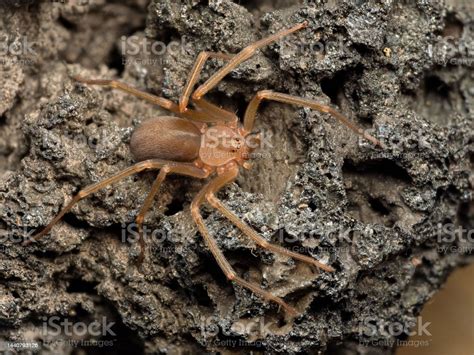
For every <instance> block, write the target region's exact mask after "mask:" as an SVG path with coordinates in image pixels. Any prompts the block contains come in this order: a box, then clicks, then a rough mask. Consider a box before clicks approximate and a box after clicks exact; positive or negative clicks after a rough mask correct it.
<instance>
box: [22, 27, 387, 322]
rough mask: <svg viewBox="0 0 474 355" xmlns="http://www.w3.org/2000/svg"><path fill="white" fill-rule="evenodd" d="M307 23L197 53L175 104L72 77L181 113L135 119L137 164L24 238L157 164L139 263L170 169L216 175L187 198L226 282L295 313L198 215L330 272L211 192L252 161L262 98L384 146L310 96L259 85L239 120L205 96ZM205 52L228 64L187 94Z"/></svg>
mask: <svg viewBox="0 0 474 355" xmlns="http://www.w3.org/2000/svg"><path fill="white" fill-rule="evenodd" d="M307 25H308V24H307V22H303V23H300V24H297V25H295V26H293V27H291V28H287V29H284V30H281V31H279V32H276V33H274V34H272V35H270V36H268V37H266V38H263V39H260V40H258V41H256V42H254V43H252V44H250V45H248V46H247V47H245V48H243V49H242V50H241V51H240V52H239V53H237V54H235V55H233V56H231V55H228V54H225V53H219V52H208V51H203V52H201V53H199V55H198V57H197V59H196V61H195V63H194V65H193V67H192V69H191V71H190V73H189V76H188V78H187V82H186V85H185V87H184V90H183V92H182V94H181V96H180V99H179V103H178V104H176V103H174V102H172V101H170V100H168V99H165V98H163V97H158V96H155V95H152V94H149V93H146V92H143V91H140V90H137V89H135V88H133V87H131V86H129V85H127V84H125V83H122V82H119V81H116V80H88V79H84V78H81V77H77V76H76V77H74V79H75V80H77V81H78V82H81V83H83V84H88V85H101V86H108V87H111V88H114V89H118V90H122V91H124V92H127V93H129V94H131V95H134V96H136V97H139V98H141V99H144V100H146V101H149V102H151V103H153V104H156V105H158V106H161V107H162V108H165V109H167V110H169V111H171V112H173V113H174V114H176V115H177V116H178V117H176V116H161V117H157V118H154V119H150V120H147V121H144V122H143V123H142V124H141V125H139V126H138V127H137V128H136V129H135V131H134V132H133V134H132V137H131V140H130V150H131V153H132V155H133V157H134V158H135V161H137V163H136V164H134V165H132V166H130V167H128V168H126V169H124V170H122V171H120V172H118V173H117V174H115V175H113V176H111V177H109V178H107V179H105V180H102V181H99V182H97V183H95V184H92V185H89V186H87V187H85V188H84V189H82V190H80V191H79V192H78V193H77V195H75V196H74V197H73V198H72V200H71V201H70V202H69V203H68V204H67V205H66V206H65V207H64V208H63V209H62V210H61V211H60V212H59V214H58V215H57V216H56V217H55V218H54V219H53V220H52V221H51V222H50V223H49V224H48V225H47V226H46V227H44V229H43V230H42V231H40V232H39V233H38V234H36V235H35V236H33V238H32V239H30V240H29V241H28V242H25V243H26V244H28V243H29V242H31V241H34V240H37V239H39V238H41V237H42V236H44V235H45V234H47V233H48V232H49V231H50V230H51V228H52V227H53V226H54V225H55V224H56V223H57V222H58V221H59V220H60V219H61V218H62V217H63V216H64V215H65V214H66V213H67V212H68V211H70V210H71V208H72V207H73V206H74V205H75V204H76V203H77V202H79V201H80V200H82V199H83V198H85V197H86V196H89V195H90V194H92V193H95V192H96V191H98V190H100V189H102V188H103V187H105V186H107V185H109V184H112V183H115V182H117V181H119V180H121V179H123V178H125V177H127V176H130V175H132V174H135V173H139V172H142V171H145V170H159V173H158V175H157V177H156V179H155V180H154V182H153V184H152V186H151V190H150V192H149V193H148V195H147V196H146V198H145V201H144V203H143V206H142V207H141V209H140V211H139V213H138V215H137V216H136V224H137V227H138V232H139V235H140V236H141V237H140V239H139V240H140V247H141V249H140V250H141V252H140V256H139V257H138V260H139V263H141V262H142V260H143V257H144V240H143V236H142V233H143V220H144V217H145V214H146V212H147V210H148V209H149V208H150V206H151V204H152V202H153V199H154V197H155V195H156V194H157V193H158V190H159V189H160V186H161V184H162V183H163V181H164V180H165V178H166V176H167V175H168V174H180V175H186V176H191V177H194V178H199V179H206V178H208V177H210V176H214V177H213V178H212V179H211V180H209V181H208V182H207V183H206V184H205V185H204V187H203V188H202V189H201V190H200V191H199V192H198V193H197V195H196V196H195V197H194V199H193V201H192V203H191V215H192V218H193V220H194V222H195V223H196V225H197V227H198V229H199V232H200V234H201V235H202V237H203V238H204V241H205V244H206V245H207V247H208V248H209V250H210V251H211V253H212V254H213V256H214V258H215V259H216V261H217V264H218V265H219V267H220V268H221V269H222V271H223V272H224V274H225V276H226V277H227V279H228V280H230V281H233V282H235V283H236V284H238V285H240V286H242V287H244V288H247V289H249V290H251V291H252V292H254V293H255V294H257V295H259V296H260V297H262V298H263V299H265V300H267V301H272V302H275V303H276V304H278V305H279V306H281V307H282V308H283V309H284V310H285V311H286V312H287V313H288V314H290V315H292V316H296V315H297V314H298V312H297V310H296V309H295V308H294V307H292V306H290V305H289V304H287V303H286V302H285V301H284V300H283V299H281V298H280V297H277V296H275V295H273V294H272V293H270V292H268V291H265V290H264V289H262V288H261V287H260V286H259V285H257V284H254V283H251V282H249V281H246V280H245V279H243V278H241V277H240V276H238V275H237V274H236V272H235V271H234V269H233V268H232V266H231V264H230V263H229V262H228V261H227V259H226V258H225V256H224V254H223V253H222V251H221V250H220V249H219V247H218V245H217V243H216V240H215V239H214V237H213V236H211V234H210V233H209V231H208V229H207V227H206V226H205V224H204V220H203V218H202V216H201V213H200V208H201V205H202V204H203V203H204V202H207V203H208V204H209V205H210V206H212V207H213V208H215V209H216V210H217V211H219V212H220V213H221V214H222V215H224V216H225V217H226V218H227V219H228V220H229V221H230V222H232V223H233V224H234V225H235V226H236V227H237V228H239V229H240V230H241V231H242V232H243V234H244V235H246V236H247V237H249V238H250V239H252V240H253V241H254V242H255V243H256V244H257V245H258V246H259V247H261V248H264V249H268V250H270V251H272V252H274V253H280V254H283V255H286V256H288V257H291V258H294V259H296V260H300V261H302V262H305V263H308V264H310V265H314V266H316V267H317V268H320V269H322V270H325V271H327V272H333V271H334V269H333V268H332V267H331V266H329V265H326V264H324V263H322V262H319V261H318V260H316V259H313V258H312V257H309V256H306V255H302V254H299V253H296V252H293V251H290V250H288V249H286V248H283V247H281V246H278V245H273V244H270V243H269V242H268V241H267V240H265V239H264V238H263V237H261V236H260V235H259V234H258V233H257V232H256V231H255V230H254V229H252V228H251V227H250V226H249V225H248V224H246V223H245V222H244V221H242V220H241V219H240V218H239V217H238V216H237V215H236V214H234V213H233V212H232V211H231V210H229V209H228V208H227V207H226V206H225V205H224V204H223V203H222V202H221V201H220V200H219V199H218V198H217V197H216V192H217V191H219V190H220V189H221V188H222V187H223V186H225V185H227V184H229V183H231V182H232V181H234V180H235V179H236V178H237V176H238V174H239V170H240V167H243V168H244V169H250V168H251V164H250V162H249V160H250V159H251V158H252V152H253V150H254V149H255V148H256V147H258V144H259V142H260V139H261V137H260V135H259V134H253V133H252V130H253V127H254V122H255V116H256V114H257V110H258V108H259V105H260V103H261V102H262V101H264V100H271V101H277V102H281V103H287V104H293V105H299V106H306V107H310V108H312V109H315V110H318V111H320V112H323V113H328V114H330V115H332V116H333V117H334V118H336V119H337V120H339V121H340V122H341V123H343V124H344V125H346V126H347V127H349V128H350V129H352V130H353V131H354V132H356V133H357V134H359V135H361V136H363V137H364V138H366V139H367V140H369V141H370V142H372V143H373V144H375V145H379V146H381V143H380V142H379V141H378V140H377V139H376V138H374V137H372V136H370V135H369V134H367V133H366V132H364V131H363V130H362V129H361V128H359V127H358V126H357V125H356V124H354V123H352V122H351V121H349V120H348V119H347V118H345V117H344V116H343V115H342V114H340V113H339V112H337V111H336V110H334V109H333V108H331V107H329V106H326V105H322V104H320V103H317V102H316V101H313V100H310V99H306V98H302V97H297V96H291V95H288V94H284V93H279V92H274V91H271V90H262V91H259V92H257V94H256V95H255V96H254V97H253V99H252V100H251V101H250V103H249V104H248V106H247V109H246V111H245V115H244V118H243V123H241V122H240V120H239V118H238V117H237V116H236V114H234V113H232V112H229V111H226V110H224V109H222V108H220V107H219V106H217V105H215V104H213V103H211V102H209V101H206V100H205V99H204V98H203V96H204V95H205V94H206V93H207V92H209V91H210V90H211V89H213V88H214V87H215V86H216V85H217V84H218V83H219V82H220V81H221V80H222V79H223V78H224V77H225V76H226V75H227V74H228V73H229V72H231V71H232V70H233V69H234V68H236V67H237V66H238V65H239V64H241V63H242V62H244V61H246V60H247V59H249V58H250V57H252V56H253V55H254V54H255V52H256V51H257V50H259V49H260V48H262V47H264V46H266V45H268V44H270V43H272V42H274V41H276V40H278V39H280V38H282V37H284V36H287V35H289V34H291V33H293V32H296V31H299V30H301V29H303V28H305V27H307ZM209 58H218V59H222V60H225V61H226V64H225V65H224V66H222V67H221V68H220V69H219V70H217V71H216V72H215V73H214V74H213V75H212V76H211V77H210V78H209V79H208V80H207V81H205V82H204V83H203V84H202V85H200V86H199V87H198V88H197V89H196V90H195V91H194V92H192V90H193V88H194V86H195V85H196V83H197V81H198V79H199V75H200V73H201V71H202V69H203V66H204V64H205V62H206V61H207V60H208V59H209ZM189 101H191V103H192V104H193V106H194V108H193V109H190V108H188V104H189Z"/></svg>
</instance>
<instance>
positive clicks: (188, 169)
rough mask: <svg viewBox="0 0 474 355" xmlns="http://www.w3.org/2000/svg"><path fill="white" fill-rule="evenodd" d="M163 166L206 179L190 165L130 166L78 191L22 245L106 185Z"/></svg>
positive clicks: (160, 162)
mask: <svg viewBox="0 0 474 355" xmlns="http://www.w3.org/2000/svg"><path fill="white" fill-rule="evenodd" d="M165 165H167V166H170V167H171V168H173V170H174V172H175V173H178V174H182V175H190V176H197V177H199V176H203V177H206V176H207V175H208V173H207V172H205V171H204V170H202V169H199V168H197V167H196V166H195V165H193V164H191V163H176V162H172V161H166V160H160V159H150V160H144V161H141V162H139V163H137V164H135V165H132V166H130V167H128V168H126V169H123V170H122V171H119V172H118V173H116V174H115V175H113V176H111V177H109V178H107V179H105V180H102V181H99V182H97V183H95V184H92V185H89V186H87V187H85V188H83V189H82V190H80V191H79V192H78V193H77V194H76V195H75V196H74V197H73V198H72V199H71V201H70V202H69V203H68V204H67V205H66V206H65V207H64V208H63V209H62V210H61V211H60V212H59V213H58V214H57V215H56V217H54V219H53V220H52V221H51V222H49V224H48V225H47V226H46V227H45V228H44V229H43V230H42V231H40V232H39V233H37V234H35V235H34V236H33V237H32V238H31V239H27V240H25V241H24V242H23V245H28V244H30V243H31V242H33V241H35V240H38V239H39V238H41V237H43V236H44V235H46V234H47V233H48V232H49V231H50V230H51V228H53V226H54V225H55V224H56V223H57V222H59V220H61V218H62V217H63V216H64V215H65V214H66V213H67V212H69V211H70V210H71V209H72V207H73V206H74V205H75V204H76V203H77V202H79V201H80V200H82V199H83V198H85V197H87V196H89V195H90V194H92V193H94V192H97V191H98V190H100V189H102V188H104V187H105V186H107V185H110V184H113V183H115V182H117V181H119V180H121V179H123V178H125V177H127V176H130V175H133V174H136V173H139V172H141V171H144V170H151V169H161V168H163V167H164V166H165Z"/></svg>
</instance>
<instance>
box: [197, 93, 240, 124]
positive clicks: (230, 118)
mask: <svg viewBox="0 0 474 355" xmlns="http://www.w3.org/2000/svg"><path fill="white" fill-rule="evenodd" d="M193 104H194V105H195V106H196V107H197V108H198V109H200V110H201V112H204V113H206V114H207V115H209V116H210V117H213V118H212V122H218V121H226V122H232V123H234V124H237V122H238V121H239V118H238V117H237V115H235V114H234V113H232V112H230V111H227V110H224V109H222V108H220V107H219V106H217V105H214V104H213V103H211V102H209V101H207V100H205V99H203V98H202V99H199V100H193Z"/></svg>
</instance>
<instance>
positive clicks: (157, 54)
mask: <svg viewBox="0 0 474 355" xmlns="http://www.w3.org/2000/svg"><path fill="white" fill-rule="evenodd" d="M10 3H11V4H10V5H9V6H5V7H4V8H2V9H1V15H0V36H1V40H3V39H5V40H6V42H7V43H8V45H9V50H6V51H4V52H2V58H1V60H0V78H1V85H0V115H1V118H0V172H1V178H0V230H1V231H2V243H1V245H0V279H1V280H2V282H1V285H0V332H1V333H0V341H5V342H20V341H30V342H38V344H39V346H40V347H41V350H42V352H43V353H45V354H47V353H55V354H57V353H64V354H69V353H72V352H73V351H74V349H75V348H77V347H81V348H82V349H84V351H86V352H90V351H92V350H91V349H94V351H99V352H101V351H103V352H106V353H114V352H118V351H119V349H120V350H122V351H124V350H126V349H128V350H129V351H133V353H141V352H146V353H157V352H163V353H165V352H169V353H178V352H184V351H191V352H203V351H224V352H225V351H227V353H231V352H233V351H250V350H253V351H256V352H259V351H261V352H265V351H266V352H283V353H292V352H298V351H312V352H317V351H322V353H328V354H339V353H340V354H384V353H391V352H392V351H393V347H392V346H391V344H392V343H393V342H394V341H396V339H398V338H400V339H403V338H404V335H403V334H402V335H401V336H399V337H397V336H394V335H390V334H387V333H386V332H380V331H377V332H372V331H368V330H367V325H368V324H383V323H384V322H401V323H402V324H407V325H413V324H415V322H416V317H417V316H418V314H419V312H420V310H421V309H422V307H423V305H424V304H425V303H426V302H427V301H429V299H430V298H431V297H432V296H433V294H434V293H435V292H436V291H437V290H438V289H439V288H440V286H441V285H442V284H443V282H444V281H445V279H446V277H447V276H448V275H449V273H450V272H451V271H453V270H454V269H455V268H458V267H461V266H463V265H466V264H467V263H469V262H472V250H473V249H472V248H473V246H474V243H473V241H472V237H471V238H469V237H467V233H466V232H463V233H461V234H457V235H455V236H454V234H453V233H452V231H453V230H454V229H456V230H460V228H463V229H464V230H466V231H469V230H472V229H473V228H474V226H473V208H472V186H473V182H474V181H473V177H472V166H473V134H472V132H473V130H472V117H473V114H474V72H473V70H472V64H473V62H474V53H473V52H472V50H473V47H472V43H473V41H474V37H473V36H474V35H473V30H474V27H473V26H474V25H473V17H474V10H473V9H472V7H470V6H471V5H468V4H467V3H466V4H463V3H462V2H454V1H452V2H446V3H442V2H428V1H422V0H419V1H396V0H393V1H392V0H384V1H382V0H380V1H326V2H325V1H315V2H309V1H308V2H305V3H302V2H301V3H300V2H299V1H296V0H294V1H293V0H288V1H285V0H281V1H260V2H254V1H243V0H242V1H235V2H232V1H230V0H209V1H200V0H193V1H183V0H178V1H176V0H153V1H151V3H149V4H148V3H147V1H141V0H129V1H120V2H119V1H109V2H107V1H105V0H97V1H72V0H71V1H69V2H65V3H51V2H35V1H23V2H22V1H16V2H15V1H11V2H10ZM302 21H308V23H309V27H308V28H307V29H305V30H303V31H301V32H299V33H297V34H295V35H292V36H290V37H288V38H286V39H285V40H283V41H279V42H277V43H275V44H271V45H269V46H268V47H266V48H265V49H263V50H262V51H260V52H258V53H257V55H255V57H254V58H252V59H251V60H249V61H248V62H246V63H244V64H243V65H241V66H240V67H239V68H238V69H236V70H234V71H233V72H232V73H231V74H230V75H229V76H228V77H227V78H225V80H224V81H223V82H222V83H221V84H220V85H219V86H218V87H217V89H216V90H213V91H212V92H211V93H210V94H209V95H208V98H209V99H210V100H213V101H214V102H216V103H219V104H220V105H222V106H223V107H225V108H228V109H229V110H232V111H236V112H238V113H239V114H242V113H243V111H244V109H245V105H246V103H247V102H248V101H249V100H250V99H251V98H252V96H253V95H254V94H255V93H256V92H257V91H258V90H262V89H272V90H275V91H280V92H285V93H290V94H293V95H299V96H303V97H307V98H314V99H317V100H319V101H320V102H323V103H327V104H330V105H333V106H334V107H336V108H337V109H338V110H339V111H340V112H342V113H344V114H345V115H347V116H348V117H350V118H351V119H352V120H354V121H355V122H357V123H358V124H359V125H361V126H362V127H364V128H366V129H368V130H369V131H370V132H371V134H373V135H374V136H376V137H377V138H379V139H381V140H382V141H383V142H384V143H385V149H383V150H381V149H379V148H376V147H373V146H372V145H370V144H369V143H366V142H364V141H363V140H361V139H359V138H358V137H357V136H355V135H354V134H353V133H352V132H351V131H349V130H348V129H347V128H346V127H344V126H342V125H340V124H339V123H337V122H336V121H334V120H333V119H332V118H331V117H330V116H327V115H324V114H321V113H318V112H315V111H312V110H309V109H301V108H296V107H290V106H287V105H283V104H276V103H268V104H265V105H264V106H263V108H262V110H261V111H260V113H259V116H258V120H257V122H258V123H257V128H258V129H260V130H261V131H262V132H263V133H264V134H265V135H267V137H268V144H267V146H265V147H264V148H263V149H262V150H261V156H260V158H259V159H258V160H257V161H256V162H255V164H254V168H253V170H251V171H248V172H247V171H245V172H243V173H242V174H241V176H240V177H239V179H238V181H237V182H236V183H234V184H232V185H230V186H228V187H227V188H225V189H224V190H223V191H222V192H221V193H219V197H220V198H221V199H222V200H223V201H224V202H225V204H226V205H227V206H229V208H231V209H232V210H233V211H235V212H236V213H237V214H238V215H239V216H240V217H241V218H242V219H244V220H245V221H246V222H247V223H248V224H250V225H251V226H252V227H253V228H255V229H256V230H257V231H259V232H260V233H261V234H262V235H263V236H264V237H265V239H267V240H268V241H271V242H273V243H276V244H280V245H283V246H286V247H288V248H290V249H292V250H296V251H300V252H301V253H303V254H307V255H311V256H313V257H315V258H317V259H319V260H322V261H323V262H326V263H328V264H330V265H332V266H333V267H334V268H335V269H336V272H334V273H325V272H320V273H318V272H317V271H316V270H313V269H311V268H310V267H308V266H306V265H304V264H301V263H299V262H294V261H293V260H290V259H288V258H284V257H281V256H278V255H273V254H272V253H269V252H266V251H263V250H261V249H259V248H256V247H255V246H254V244H253V243H252V242H250V241H249V240H247V239H246V238H245V237H244V236H243V235H242V234H241V233H240V232H239V231H238V230H236V229H235V228H234V227H232V226H231V224H230V223H229V222H228V221H226V220H225V219H223V218H222V216H221V215H220V214H218V213H217V212H215V211H213V210H212V209H210V208H204V209H203V214H204V216H205V220H206V224H207V226H208V227H209V229H210V231H211V233H212V234H213V235H214V236H215V237H216V239H217V241H218V244H219V246H220V248H221V249H222V250H223V251H224V253H225V255H226V256H227V257H228V259H229V260H230V262H231V264H232V265H233V266H234V267H235V268H236V270H237V271H238V273H239V274H240V275H242V276H243V277H244V278H245V279H247V280H251V281H254V282H256V283H258V284H261V285H262V287H263V288H265V289H267V290H270V291H271V292H273V293H275V294H276V295H279V296H281V297H283V298H284V299H285V300H286V301H288V302H289V303H290V304H292V305H293V306H295V307H296V308H297V309H298V310H300V311H301V316H300V317H298V318H297V319H296V320H289V319H285V316H284V315H283V314H282V313H281V312H279V311H278V309H277V308H276V307H275V306H274V305H273V304H269V303H266V302H264V301H262V300H261V299H260V298H258V297H257V296H255V295H254V294H252V293H250V292H248V291H247V290H244V289H242V288H240V287H238V286H235V285H233V284H232V283H230V282H228V281H227V280H226V279H225V277H224V275H223V274H222V273H221V272H220V270H219V269H218V266H217V264H216V262H215V261H214V260H213V258H212V256H211V254H210V253H209V251H208V250H207V249H206V247H205V245H204V243H203V241H202V238H201V236H200V235H199V233H198V231H197V228H196V227H195V226H194V224H193V222H192V219H191V216H190V213H189V204H190V201H191V199H192V197H193V196H194V194H195V193H196V192H197V191H198V190H199V188H200V187H201V186H202V184H203V182H202V181H198V180H193V179H190V178H185V177H171V178H169V179H168V180H167V182H166V183H165V185H164V186H163V188H162V191H161V193H160V194H159V196H158V197H157V198H156V201H155V204H154V205H153V208H152V209H151V210H150V212H149V213H148V214H147V217H146V222H145V223H146V227H147V228H148V230H149V236H150V238H148V239H147V253H146V258H145V262H144V264H143V267H142V268H141V269H138V268H137V267H136V266H135V264H134V262H135V260H136V259H137V256H138V252H139V248H138V245H137V244H136V243H134V242H133V241H131V240H130V238H129V237H130V235H128V234H127V233H126V232H127V230H130V229H131V230H132V232H133V231H135V230H136V229H135V228H134V226H133V224H131V223H133V221H134V217H135V216H136V214H137V213H138V211H139V209H140V206H141V204H142V203H143V201H144V198H145V196H146V193H147V192H148V190H149V188H150V186H151V183H152V181H153V180H154V177H155V176H156V174H155V173H145V174H139V175H137V176H136V177H130V178H127V179H124V180H123V181H121V182H119V183H117V184H115V185H113V186H109V187H107V188H105V189H103V190H101V191H100V192H98V193H96V194H94V195H93V196H92V197H90V198H88V199H86V200H83V201H82V202H80V203H79V204H78V205H77V206H76V207H74V209H73V210H72V212H71V213H70V214H68V215H67V216H66V218H65V219H64V221H62V222H61V223H59V224H58V225H57V226H56V227H55V228H54V229H53V230H52V231H51V232H50V233H49V235H48V236H47V237H45V238H44V239H42V240H40V241H39V242H38V243H34V244H33V245H31V246H28V247H23V246H22V245H21V241H22V240H23V239H24V238H26V237H28V236H30V235H31V234H32V232H33V231H34V230H35V229H38V228H41V227H42V226H44V225H46V224H47V223H48V222H49V221H50V220H51V219H52V218H53V217H54V216H55V215H56V213H57V212H58V211H59V210H60V208H61V207H62V206H64V204H65V203H67V201H68V200H69V198H70V197H71V196H72V195H73V194H74V193H75V192H77V191H78V190H79V189H80V188H81V187H84V186H86V185H89V184H91V183H94V182H97V181H100V180H102V179H104V178H106V177H109V176H111V175H112V174H114V173H115V172H117V171H119V170H121V169H123V168H125V167H128V166H130V165H131V164H132V163H133V160H132V157H131V154H130V151H129V146H128V143H129V141H130V136H131V133H132V131H133V127H134V126H136V125H137V124H138V123H139V122H142V121H144V120H146V119H149V118H152V117H155V116H158V115H164V114H168V113H166V112H165V111H163V110H161V109H159V108H157V107H154V106H152V105H150V104H148V103H144V102H143V101H141V100H139V99H136V98H134V97H130V96H128V95H126V94H123V93H120V92H116V91H111V90H109V89H104V88H98V87H87V86H84V85H82V84H78V83H75V82H74V81H73V80H72V79H71V75H73V74H79V75H81V76H83V77H89V78H119V79H120V80H122V81H125V82H128V83H130V84H132V85H134V86H136V87H138V88H141V89H144V90H147V91H149V92H152V93H155V94H158V95H162V96H165V97H167V98H170V99H173V100H177V99H178V97H179V94H180V91H181V89H182V87H183V85H184V83H185V80H186V76H187V73H188V72H189V70H190V68H191V66H192V64H193V61H194V60H195V58H196V56H197V54H198V53H199V52H200V51H202V50H211V51H223V52H227V53H236V52H237V51H238V50H239V49H241V48H243V47H244V46H245V45H247V44H249V43H250V42H252V41H254V40H256V39H258V38H262V37H264V36H266V35H268V34H269V33H274V32H275V31H277V30H280V29H282V28H286V27H290V26H292V25H294V24H296V23H300V22H302ZM154 43H161V44H162V45H163V44H164V45H168V47H167V49H166V50H163V46H162V45H160V46H157V45H155V46H152V45H153V44H154ZM170 43H171V44H172V45H171V46H169V44H170ZM2 44H3V43H2ZM10 45H11V46H10ZM138 45H140V50H139V51H137V46H138ZM25 47H26V49H25ZM12 48H14V49H15V48H20V50H19V51H15V50H12ZM144 49H145V50H144ZM447 49H448V50H447ZM220 65H222V62H220V61H217V60H211V61H210V62H209V64H208V65H207V66H206V67H205V70H204V73H203V78H204V79H205V78H207V77H209V75H210V74H211V73H212V72H213V71H215V70H216V69H217V68H218V67H219V66H220ZM132 235H133V233H132ZM54 317H57V318H54ZM103 317H105V318H103ZM57 319H59V321H56V320H57ZM103 319H107V321H108V322H113V323H114V324H113V326H112V328H111V329H112V331H113V332H114V333H115V336H113V335H111V334H110V333H108V334H106V336H104V337H102V336H95V335H93V334H90V333H88V334H85V335H84V336H82V337H80V336H77V334H76V336H71V337H69V336H68V335H66V334H65V332H64V328H61V330H62V331H61V332H59V334H57V332H55V328H54V327H52V323H54V324H57V323H59V322H60V320H69V321H70V322H72V323H74V324H77V323H78V322H84V323H85V324H89V323H91V322H93V321H94V320H96V321H102V320H103ZM50 321H51V322H50ZM48 322H50V323H51V324H49V325H48ZM55 322H56V323H55ZM54 324H53V325H54ZM370 329H372V328H370ZM370 329H369V330H370ZM71 339H76V340H77V339H88V340H97V341H99V340H101V341H109V342H110V343H109V346H104V347H103V348H98V347H97V346H98V345H97V346H96V347H87V346H85V345H84V344H82V345H74V343H71V342H70V340H71ZM384 343H385V344H386V345H385V346H383V344H384ZM5 344H7V343H4V342H0V346H4V347H5V346H6V345H5ZM374 344H375V345H374ZM5 350H6V349H5V348H3V349H2V348H1V347H0V351H5Z"/></svg>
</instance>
